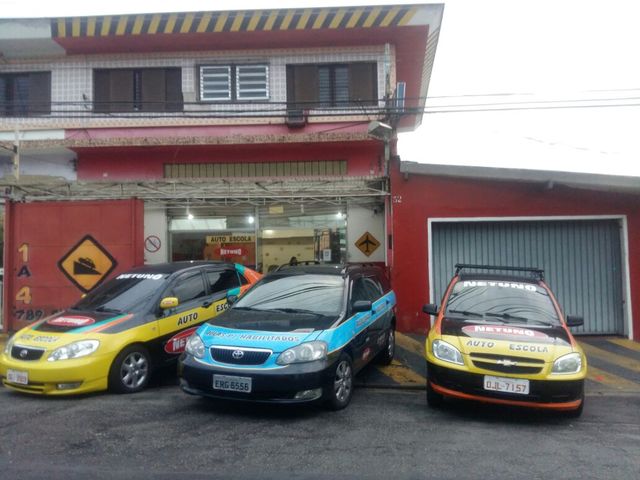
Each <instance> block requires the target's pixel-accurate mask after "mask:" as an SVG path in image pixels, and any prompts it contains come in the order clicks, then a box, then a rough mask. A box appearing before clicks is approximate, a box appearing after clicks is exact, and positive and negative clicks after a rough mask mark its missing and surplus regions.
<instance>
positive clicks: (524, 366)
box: [470, 353, 544, 374]
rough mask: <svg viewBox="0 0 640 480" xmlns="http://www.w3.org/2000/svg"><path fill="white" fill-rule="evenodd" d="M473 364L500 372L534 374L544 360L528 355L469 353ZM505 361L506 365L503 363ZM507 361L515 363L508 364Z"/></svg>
mask: <svg viewBox="0 0 640 480" xmlns="http://www.w3.org/2000/svg"><path fill="white" fill-rule="evenodd" d="M470 357H471V360H472V361H473V364H474V365H475V366H476V367H478V368H482V369H484V370H490V371H492V372H500V373H522V374H536V373H540V372H541V371H542V367H543V366H544V360H542V359H540V358H530V357H513V356H509V355H496V354H492V353H471V354H470ZM503 362H505V363H507V364H506V365H505V364H504V363H503ZM509 362H513V363H515V365H510V364H509Z"/></svg>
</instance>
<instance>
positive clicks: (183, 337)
mask: <svg viewBox="0 0 640 480" xmlns="http://www.w3.org/2000/svg"><path fill="white" fill-rule="evenodd" d="M197 329H198V327H191V328H187V329H186V330H183V331H182V332H180V333H178V334H177V335H174V336H173V337H171V338H170V339H169V340H167V343H166V344H165V345H164V351H165V352H167V353H173V354H176V355H177V354H178V353H182V352H184V347H185V346H186V345H187V339H188V338H189V337H190V336H191V335H192V334H193V332H195V331H196V330H197Z"/></svg>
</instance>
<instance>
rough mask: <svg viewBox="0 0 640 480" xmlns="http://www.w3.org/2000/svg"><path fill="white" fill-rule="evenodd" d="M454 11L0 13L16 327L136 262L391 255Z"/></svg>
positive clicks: (0, 96) (3, 156) (0, 139)
mask: <svg viewBox="0 0 640 480" xmlns="http://www.w3.org/2000/svg"><path fill="white" fill-rule="evenodd" d="M442 13H443V6H442V5H395V6H379V7H345V8H319V9H291V10H262V11H226V12H195V13H175V14H146V15H121V16H104V17H75V18H54V19H11V20H0V52H2V57H1V61H0V147H1V148H0V172H1V175H2V178H1V180H0V183H2V187H3V189H4V192H5V197H4V198H5V226H6V228H5V232H6V233H5V249H4V268H5V282H4V320H3V326H2V328H3V330H5V331H13V330H16V329H17V328H20V327H21V326H23V325H25V324H26V323H27V322H30V321H32V320H35V319H38V318H41V317H42V316H46V315H49V314H50V313H52V312H53V311H56V310H57V309H60V308H62V307H64V306H66V305H68V304H70V303H73V302H74V301H75V300H77V299H78V298H79V297H80V295H82V294H83V293H85V292H87V291H90V290H91V289H92V288H95V287H96V286H97V285H99V284H100V283H101V282H102V281H104V280H105V279H106V278H108V277H109V276H111V275H115V274H117V273H118V272H120V271H122V270H125V269H128V268H130V267H131V266H134V265H139V264H141V263H157V262H164V261H174V260H191V259H203V258H204V259H225V260H231V261H236V262H239V263H243V264H246V265H249V266H251V267H253V268H257V269H258V270H261V271H263V272H267V271H269V270H271V269H273V268H276V267H277V266H278V265H281V264H284V263H287V262H289V261H291V260H292V259H293V258H294V257H295V259H296V260H297V261H320V262H362V261H366V262H376V263H381V264H385V263H386V264H389V262H388V257H389V251H390V247H391V245H390V244H389V238H390V237H389V234H390V186H389V162H390V159H391V158H392V157H393V152H394V145H395V134H396V132H397V131H403V130H404V131H407V130H411V129H413V128H415V127H416V126H417V125H419V124H420V122H421V118H422V108H423V106H424V100H425V98H426V93H427V88H428V84H429V78H430V74H431V68H432V65H433V60H434V56H435V49H436V46H437V39H438V32H439V28H440V23H441V18H442Z"/></svg>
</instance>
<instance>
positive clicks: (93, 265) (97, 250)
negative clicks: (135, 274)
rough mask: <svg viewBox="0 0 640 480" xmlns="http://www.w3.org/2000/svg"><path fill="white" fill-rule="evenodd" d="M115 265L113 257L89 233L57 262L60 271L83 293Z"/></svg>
mask: <svg viewBox="0 0 640 480" xmlns="http://www.w3.org/2000/svg"><path fill="white" fill-rule="evenodd" d="M116 265H118V262H116V260H115V258H113V257H112V256H111V255H110V254H109V252H107V250H106V249H105V248H104V247H103V246H102V245H100V244H99V243H98V242H97V240H96V239H94V238H93V237H92V236H91V235H87V236H85V237H84V238H83V239H82V240H80V241H79V242H78V243H77V244H76V245H74V246H73V247H72V248H71V250H69V252H68V253H67V254H66V255H65V256H64V257H62V258H61V259H60V261H59V262H58V268H59V269H60V270H62V273H64V275H65V276H66V277H67V278H68V279H69V280H71V282H72V283H73V284H74V285H75V286H76V287H78V288H79V289H80V290H82V291H83V292H84V293H87V292H89V291H91V290H93V289H94V288H95V287H96V286H98V285H99V284H100V283H101V282H102V281H103V280H104V279H105V278H107V276H108V275H109V274H110V273H111V272H112V271H113V269H114V268H116Z"/></svg>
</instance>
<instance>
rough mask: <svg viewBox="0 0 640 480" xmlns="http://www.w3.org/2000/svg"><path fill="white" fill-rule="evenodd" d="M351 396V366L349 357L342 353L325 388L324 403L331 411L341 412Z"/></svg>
mask: <svg viewBox="0 0 640 480" xmlns="http://www.w3.org/2000/svg"><path fill="white" fill-rule="evenodd" d="M352 396H353V364H352V362H351V357H350V356H349V355H347V354H346V353H342V354H341V355H340V358H339V359H338V361H337V362H336V366H335V368H334V370H333V374H332V375H331V378H330V379H329V381H328V382H327V386H326V387H325V401H326V405H327V407H328V408H330V409H331V410H342V409H343V408H345V407H346V406H347V405H349V402H350V401H351V397H352Z"/></svg>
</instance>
